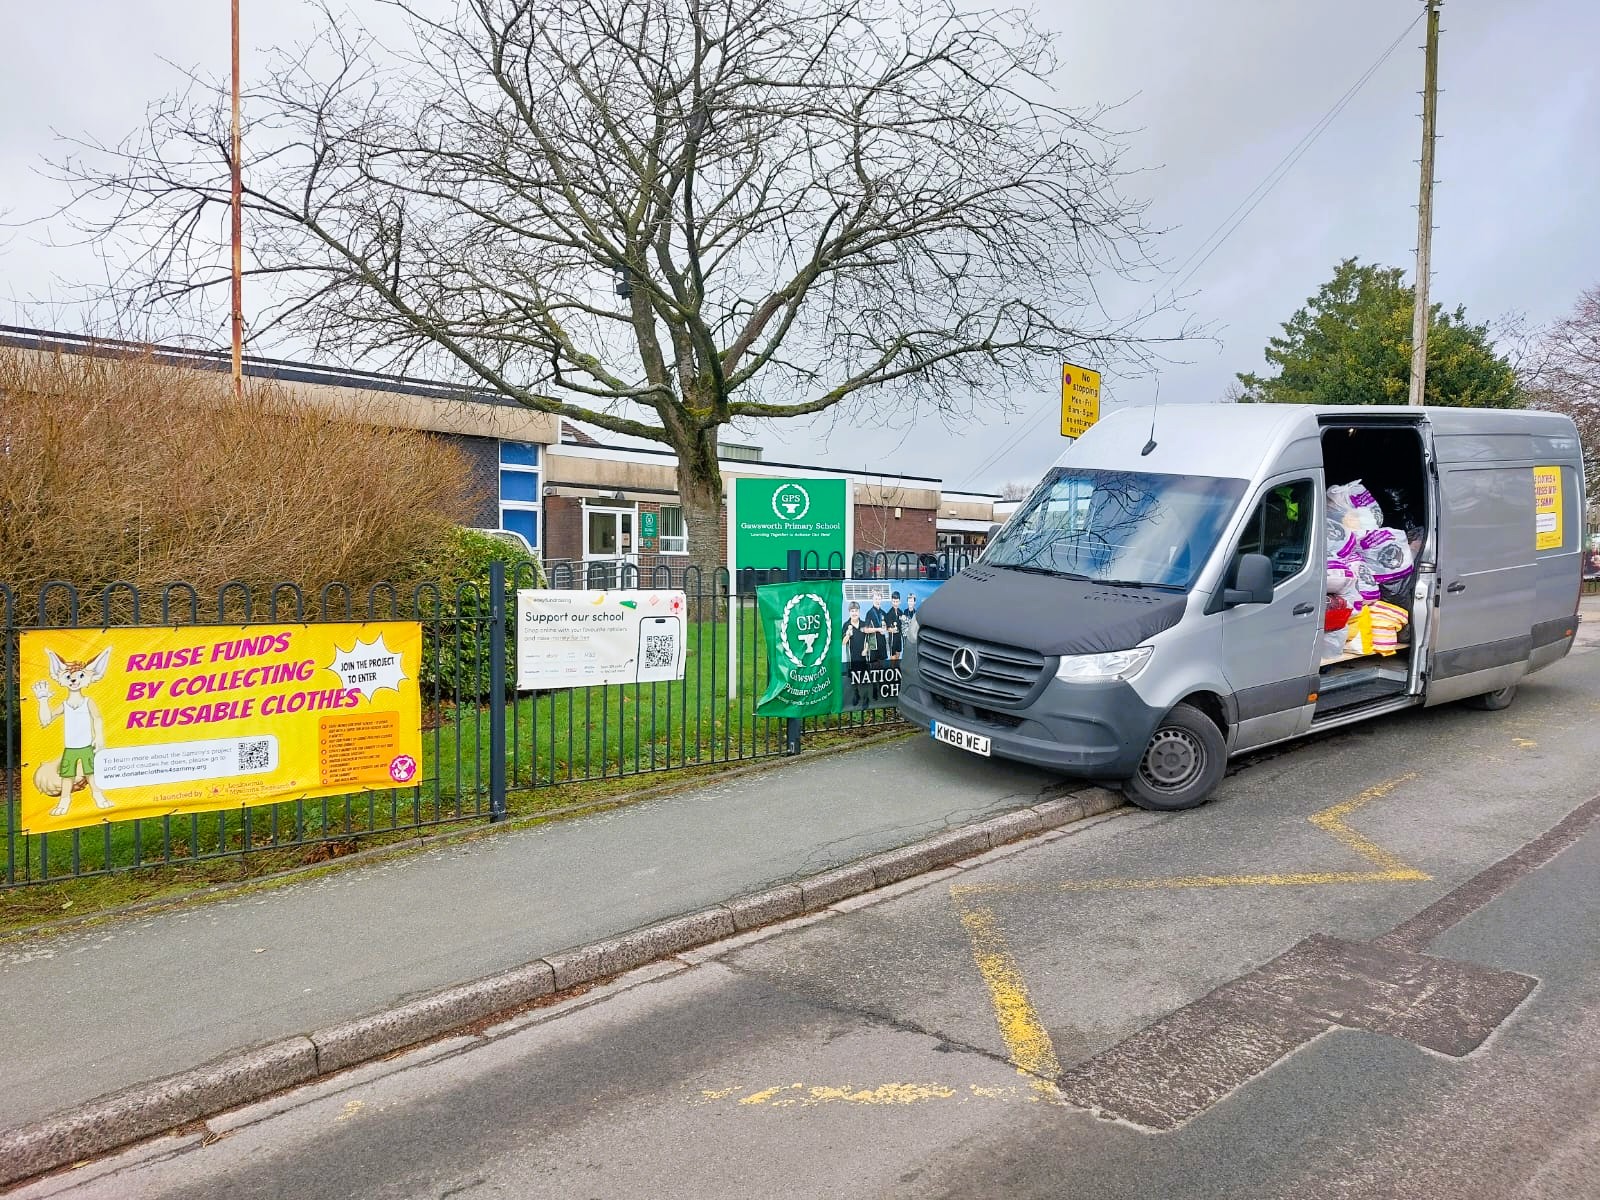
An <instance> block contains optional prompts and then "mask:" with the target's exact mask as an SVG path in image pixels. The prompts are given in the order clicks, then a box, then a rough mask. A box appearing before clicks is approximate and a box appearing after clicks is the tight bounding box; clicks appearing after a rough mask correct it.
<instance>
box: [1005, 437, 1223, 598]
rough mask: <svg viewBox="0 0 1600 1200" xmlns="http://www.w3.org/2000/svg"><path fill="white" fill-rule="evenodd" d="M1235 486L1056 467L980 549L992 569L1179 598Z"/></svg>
mask: <svg viewBox="0 0 1600 1200" xmlns="http://www.w3.org/2000/svg"><path fill="white" fill-rule="evenodd" d="M1245 487H1246V484H1245V481H1244V480H1243V479H1216V478H1211V477H1208V476H1203V475H1151V474H1143V473H1140V472H1137V471H1088V470H1083V469H1082V468H1077V467H1056V468H1055V469H1054V470H1052V471H1051V472H1050V473H1049V474H1048V475H1046V476H1045V477H1044V479H1043V481H1042V482H1041V483H1040V484H1039V486H1038V487H1036V488H1034V490H1033V494H1032V495H1031V496H1029V497H1028V499H1027V500H1026V501H1025V502H1024V503H1023V505H1022V507H1021V508H1019V509H1018V510H1017V512H1016V515H1015V516H1013V517H1012V518H1011V520H1010V521H1008V522H1007V523H1006V526H1005V528H1004V529H1003V530H1001V531H1000V533H999V534H997V535H996V536H995V537H994V538H993V539H991V541H990V542H989V546H988V549H986V550H985V551H984V554H983V562H984V563H985V564H987V565H989V566H992V567H1010V568H1012V569H1013V570H1019V571H1038V572H1041V573H1045V574H1050V575H1062V576H1066V577H1069V578H1077V579H1093V580H1096V581H1099V582H1102V583H1111V584H1118V585H1122V586H1127V587H1155V588H1171V589H1174V590H1182V591H1187V590H1188V589H1189V588H1190V587H1192V586H1193V585H1194V580H1195V577H1196V576H1197V575H1198V574H1199V572H1200V568H1201V567H1202V566H1204V565H1205V561H1206V559H1207V558H1208V557H1210V554H1211V551H1212V548H1213V547H1214V546H1215V545H1216V544H1217V539H1218V538H1219V537H1220V536H1221V535H1222V527H1223V525H1224V524H1226V523H1227V520H1228V517H1229V515H1230V514H1231V513H1232V512H1233V510H1234V508H1235V507H1236V506H1237V505H1238V503H1239V500H1240V498H1241V497H1242V496H1243V495H1244V493H1245Z"/></svg>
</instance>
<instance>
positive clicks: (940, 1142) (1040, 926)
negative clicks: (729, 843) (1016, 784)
mask: <svg viewBox="0 0 1600 1200" xmlns="http://www.w3.org/2000/svg"><path fill="white" fill-rule="evenodd" d="M1597 728H1600V656H1597V655H1595V654H1594V653H1593V652H1592V651H1589V652H1585V653H1581V654H1575V655H1574V656H1573V657H1571V658H1569V659H1568V660H1566V661H1565V662H1563V663H1561V664H1559V665H1558V666H1557V667H1555V668H1552V669H1551V670H1550V671H1547V672H1545V673H1543V674H1541V675H1540V676H1538V677H1537V678H1536V679H1535V680H1533V681H1530V682H1529V683H1527V684H1526V685H1524V688H1523V692H1522V695H1521V696H1520V698H1519V699H1518V701H1517V703H1516V704H1515V705H1514V706H1513V707H1512V708H1511V709H1510V710H1508V711H1505V712H1501V713H1479V712H1473V711H1468V710H1465V709H1461V708H1458V707H1450V708H1445V709H1441V710H1435V711H1431V712H1422V713H1411V714H1406V715H1404V716H1402V717H1399V718H1396V719H1390V720H1386V721H1382V722H1379V723H1376V724H1371V725H1368V726H1365V727H1356V728H1353V729H1351V730H1349V731H1345V732H1341V733H1338V734H1334V735H1330V736H1328V737H1325V738H1322V739H1320V740H1318V741H1315V742H1313V743H1309V744H1305V745H1302V746H1300V747H1298V748H1295V749H1292V750H1289V751H1287V752H1284V753H1280V754H1276V755H1273V756H1270V757H1263V758H1259V759H1257V760H1255V761H1253V762H1250V763H1246V764H1243V765H1242V766H1241V767H1240V768H1239V769H1237V770H1236V771H1235V772H1234V773H1233V774H1232V775H1231V776H1230V778H1229V779H1228V780H1227V781H1226V782H1225V783H1224V785H1223V787H1222V789H1221V792H1220V794H1219V797H1218V799H1217V800H1216V801H1215V802H1213V803H1212V804H1211V805H1209V806H1208V807H1206V808H1204V809H1201V810H1198V811H1195V812H1192V813H1186V814H1177V815H1171V816H1159V815H1151V814H1144V813H1132V812H1127V813H1118V814H1112V815H1110V816H1107V817H1104V818H1100V819H1098V820H1096V821H1093V822H1088V823H1085V824H1084V825H1081V826H1077V827H1073V828H1072V829H1071V830H1069V831H1065V832H1064V833H1063V834H1062V835H1058V836H1053V837H1050V838H1048V839H1046V840H1041V841H1038V842H1034V843H1030V844H1028V845H1027V846H1026V848H1023V849H1020V850H1019V849H1012V850H1010V851H1007V852H997V853H995V854H994V855H991V856H990V857H989V859H988V860H986V861H984V862H982V863H980V864H976V865H971V866H969V867H968V868H966V869H962V870H952V871H949V872H943V873H940V874H939V875H937V876H934V877H924V878H923V879H922V880H921V881H913V885H906V886H902V888H901V889H899V890H898V891H894V890H893V889H891V892H893V894H891V895H889V896H887V897H885V896H883V895H882V894H880V896H879V897H878V898H876V899H873V898H866V897H863V898H859V899H858V900H856V901H850V902H846V903H845V904H843V905H841V906H839V909H838V910H837V911H834V912H831V913H828V914H823V915H821V916H819V917H814V918H809V919H807V920H804V921H801V922H796V923H791V924H790V925H788V926H785V927H781V928H780V929H779V930H777V931H776V932H770V931H769V932H767V933H766V935H765V936H762V937H759V938H755V939H750V940H746V941H744V942H742V943H739V942H735V943H732V944H728V945H725V946H723V947H720V948H714V949H713V950H711V951H707V952H704V953H701V954H696V955H690V956H685V957H684V958H683V959H681V960H677V961H675V962H673V963H670V964H667V965H663V966H657V967H655V968H649V969H646V970H645V971H643V972H639V973H636V974H635V975H634V976H632V977H626V978H624V979H623V980H621V981H619V982H618V983H617V984H614V985H611V986H610V987H608V988H606V989H603V990H601V991H598V992H595V993H591V994H590V995H588V996H585V997H580V998H578V999H577V1000H574V1001H569V1002H567V1003H566V1004H564V1005H562V1006H560V1007H558V1008H554V1009H550V1010H546V1011H543V1012H538V1013H534V1014H529V1015H526V1016H524V1017H521V1018H518V1019H517V1020H516V1021H514V1022H510V1023H508V1024H507V1025H505V1026H501V1027H498V1028H495V1029H490V1030H485V1031H478V1032H477V1034H476V1035H474V1036H471V1037H463V1038H460V1039H456V1040H453V1041H451V1042H447V1043H441V1044H439V1045H436V1046H434V1047H430V1048H427V1049H424V1050H422V1051H418V1052H416V1053H414V1054H411V1055H408V1056H406V1057H404V1058H399V1059H394V1060H391V1061H390V1062H388V1063H383V1064H376V1065H374V1066H371V1067H368V1068H365V1069H363V1070H361V1071H358V1072H355V1073H352V1074H351V1075H348V1076H345V1077H342V1078H339V1079H336V1080H331V1081H325V1082H323V1083H322V1084H319V1085H316V1086H314V1087H312V1088H308V1089H304V1090H302V1091H299V1092H296V1093H294V1094H292V1095H289V1096H285V1097H281V1098H279V1099H277V1100H274V1101H269V1102H266V1103H264V1104H261V1105H257V1106H254V1107H253V1108H250V1109H247V1110H242V1111H240V1112H238V1113H234V1114H230V1115H228V1116H226V1117H223V1118H219V1119H217V1120H214V1121H212V1122H210V1123H209V1125H208V1127H207V1128H206V1129H203V1130H193V1131H187V1132H186V1133H185V1134H184V1135H183V1136H181V1137H176V1138H171V1139H166V1140H164V1141H160V1142H156V1143H152V1144H150V1145H147V1146H146V1147H143V1148H141V1149H139V1150H136V1151H133V1152H130V1153H128V1154H126V1155H123V1156H121V1157H119V1158H114V1159H111V1160H108V1161H106V1162H103V1163H97V1164H91V1165H89V1166H86V1167H84V1168H82V1169H81V1170H79V1171H77V1172H72V1173H68V1174H65V1175H61V1176H57V1177H56V1178H55V1179H53V1180H47V1181H43V1182H40V1183H37V1184H35V1185H32V1186H31V1187H30V1188H28V1189H26V1190H25V1191H24V1192H23V1193H22V1194H23V1195H27V1196H30V1197H42V1196H47V1195H57V1194H67V1195H73V1196H79V1197H101V1196H104V1197H119V1198H121V1197H139V1196H149V1197H162V1198H164V1200H176V1198H179V1197H184V1198H190V1197H192V1198H196V1200H198V1198H201V1197H228V1198H229V1200H246V1198H248V1197H297V1198H300V1197H305V1198H311V1197H336V1196H337V1197H349V1196H361V1197H425V1196H428V1197H444V1196H468V1197H477V1196H515V1197H541V1196H550V1197H611V1196H634V1195H651V1196H663V1197H668V1196H670V1197H677V1196H682V1197H721V1196H743V1195H746V1194H749V1193H761V1194H768V1195H785V1196H829V1197H844V1196H875V1197H897V1196H906V1197H910V1196H917V1197H943V1196H949V1197H968V1196H990V1195H1014V1196H1052V1197H1061V1196H1067V1197H1071V1196H1086V1197H1087V1196H1094V1197H1097V1198H1101V1197H1103V1198H1107V1200H1110V1198H1115V1197H1151V1196H1184V1197H1210V1196H1216V1197H1231V1196H1241V1195H1249V1196H1252V1197H1275V1196H1283V1197H1288V1196H1296V1197H1304V1196H1319V1197H1321V1196H1336V1197H1395V1196H1416V1197H1441V1196H1450V1197H1463V1198H1474V1197H1483V1198H1488V1197H1496V1198H1499V1197H1569V1196H1593V1195H1600V1175H1597V1172H1596V1168H1597V1167H1600V1055H1597V1054H1596V1053H1595V1052H1594V1050H1595V1047H1596V1046H1597V1044H1600V1042H1597V1035H1600V938H1597V937H1596V935H1595V932H1594V931H1595V930H1596V929H1597V928H1600V888H1597V887H1596V886H1595V883H1596V880H1597V878H1600V803H1597V804H1595V805H1587V804H1586V802H1587V801H1589V800H1590V799H1591V797H1594V796H1595V794H1596V793H1597V792H1600V783H1597V778H1600V771H1597V770H1596V765H1597V762H1600V737H1597V736H1596V729H1597ZM924 749H925V751H926V753H928V754H929V755H943V754H949V755H955V754H957V753H958V752H957V751H953V750H949V751H947V750H945V749H943V748H939V747H935V746H932V745H928V746H925V747H924ZM953 761H954V760H953V759H952V762H953ZM1551 831H1553V832H1551ZM1519 852H1520V857H1513V858H1512V859H1511V861H1510V862H1509V863H1508V864H1506V865H1504V866H1501V867H1499V868H1496V867H1495V864H1496V863H1499V862H1501V860H1504V859H1506V858H1507V856H1514V855H1518V854H1519Z"/></svg>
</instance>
